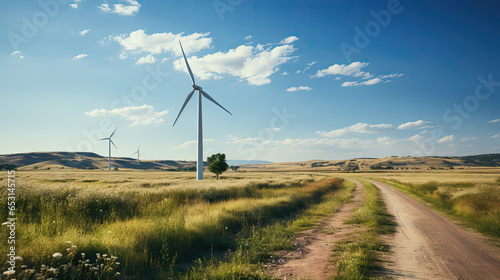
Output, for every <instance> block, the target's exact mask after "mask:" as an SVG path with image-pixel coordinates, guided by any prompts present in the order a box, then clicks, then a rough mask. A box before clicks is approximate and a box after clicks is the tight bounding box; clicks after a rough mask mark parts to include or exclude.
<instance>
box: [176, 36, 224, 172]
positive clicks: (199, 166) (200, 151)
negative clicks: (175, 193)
mask: <svg viewBox="0 0 500 280" xmlns="http://www.w3.org/2000/svg"><path fill="white" fill-rule="evenodd" d="M179 44H180V45H181V50H182V55H183V56H184V61H185V62H186V67H187V70H188V72H189V76H190V77H191V81H192V82H193V90H192V91H191V93H190V94H189V95H188V96H187V98H186V101H184V105H182V108H181V111H180V112H179V115H177V118H176V119H175V122H174V125H175V123H176V122H177V120H178V119H179V117H180V115H181V113H182V111H183V110H184V108H185V107H186V105H187V104H188V102H189V100H190V99H191V97H192V96H193V93H194V92H195V91H198V159H197V162H196V179H198V180H203V126H202V113H201V100H202V98H201V97H202V96H204V97H205V98H206V99H208V100H210V101H212V102H213V103H215V104H216V105H218V106H219V107H221V108H222V109H224V111H226V112H228V113H229V114H230V115H232V114H231V113H230V112H229V111H228V110H226V108H224V107H222V105H220V104H219V103H217V101H215V100H214V99H213V98H212V97H211V96H210V95H208V93H206V92H204V91H203V89H202V87H200V86H198V85H196V83H195V81H194V76H193V72H192V71H191V67H189V63H188V61H187V58H186V54H185V53H184V49H183V48H182V44H181V41H180V40H179Z"/></svg>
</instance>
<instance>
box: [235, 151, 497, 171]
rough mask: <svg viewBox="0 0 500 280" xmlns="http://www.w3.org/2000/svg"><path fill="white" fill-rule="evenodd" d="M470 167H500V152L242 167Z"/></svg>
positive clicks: (251, 169)
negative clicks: (459, 155)
mask: <svg viewBox="0 0 500 280" xmlns="http://www.w3.org/2000/svg"><path fill="white" fill-rule="evenodd" d="M472 167H500V154H484V155H475V156H462V157H432V156H431V157H397V156H392V157H386V158H356V159H348V160H333V161H331V160H309V161H301V162H281V163H270V164H258V165H245V166H243V167H242V168H243V170H247V171H256V170H269V171H272V170H276V171H278V170H280V171H285V170H288V171H377V170H429V169H431V170H432V169H455V168H457V169H463V168H472Z"/></svg>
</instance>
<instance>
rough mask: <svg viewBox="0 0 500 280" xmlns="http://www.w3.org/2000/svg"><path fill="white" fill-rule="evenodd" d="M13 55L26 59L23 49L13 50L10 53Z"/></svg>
mask: <svg viewBox="0 0 500 280" xmlns="http://www.w3.org/2000/svg"><path fill="white" fill-rule="evenodd" d="M10 55H11V56H17V57H19V59H24V56H23V55H22V53H21V51H13V52H11V53H10Z"/></svg>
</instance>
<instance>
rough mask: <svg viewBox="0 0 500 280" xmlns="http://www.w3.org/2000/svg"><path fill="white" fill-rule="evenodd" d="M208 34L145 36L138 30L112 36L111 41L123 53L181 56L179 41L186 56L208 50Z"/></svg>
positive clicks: (144, 33) (209, 41)
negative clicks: (114, 42) (117, 44)
mask: <svg viewBox="0 0 500 280" xmlns="http://www.w3.org/2000/svg"><path fill="white" fill-rule="evenodd" d="M209 34H210V33H193V34H191V35H184V33H178V34H173V33H171V32H168V33H155V34H151V35H147V34H146V32H145V31H144V30H142V29H139V30H136V31H133V32H131V33H130V34H125V35H119V36H114V37H112V39H113V40H114V41H117V42H118V43H119V44H120V45H121V46H122V47H123V51H124V52H130V53H134V54H137V53H149V54H160V53H166V52H169V53H173V54H175V55H176V56H182V52H181V49H180V47H179V40H180V41H181V42H182V47H183V48H184V51H185V52H186V55H187V54H189V53H191V52H197V51H200V50H203V49H208V48H210V45H211V44H212V38H208V37H207V36H208V35H209Z"/></svg>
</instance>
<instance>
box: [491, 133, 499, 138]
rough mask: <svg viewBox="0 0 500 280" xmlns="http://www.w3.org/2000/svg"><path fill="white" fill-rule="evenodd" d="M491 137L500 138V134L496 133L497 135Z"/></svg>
mask: <svg viewBox="0 0 500 280" xmlns="http://www.w3.org/2000/svg"><path fill="white" fill-rule="evenodd" d="M491 138H494V139H497V138H500V134H495V135H493V136H491Z"/></svg>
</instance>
